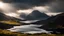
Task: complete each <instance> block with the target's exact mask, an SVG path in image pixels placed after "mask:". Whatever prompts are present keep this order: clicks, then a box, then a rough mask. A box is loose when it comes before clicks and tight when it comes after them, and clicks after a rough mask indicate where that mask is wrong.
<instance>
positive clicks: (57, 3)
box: [3, 0, 64, 12]
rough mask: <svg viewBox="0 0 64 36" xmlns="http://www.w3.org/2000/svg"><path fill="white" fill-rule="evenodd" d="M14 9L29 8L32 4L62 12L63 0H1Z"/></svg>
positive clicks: (63, 7) (63, 10) (63, 8)
mask: <svg viewBox="0 0 64 36" xmlns="http://www.w3.org/2000/svg"><path fill="white" fill-rule="evenodd" d="M3 1H4V2H6V3H11V4H12V5H13V6H14V7H15V8H16V9H29V8H32V7H34V6H48V7H50V8H49V10H50V11H51V12H64V0H3Z"/></svg>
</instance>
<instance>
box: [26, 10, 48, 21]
mask: <svg viewBox="0 0 64 36" xmlns="http://www.w3.org/2000/svg"><path fill="white" fill-rule="evenodd" d="M48 17H49V16H48V15H47V14H45V13H41V12H40V11H38V10H34V11H33V12H32V13H30V14H29V15H28V16H27V17H26V19H31V20H37V19H45V18H48Z"/></svg>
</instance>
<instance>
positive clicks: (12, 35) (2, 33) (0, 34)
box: [0, 29, 64, 36]
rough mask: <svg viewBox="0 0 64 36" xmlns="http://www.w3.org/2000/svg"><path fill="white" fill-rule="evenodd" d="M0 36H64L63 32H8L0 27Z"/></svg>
mask: <svg viewBox="0 0 64 36" xmlns="http://www.w3.org/2000/svg"><path fill="white" fill-rule="evenodd" d="M0 36H64V34H43V33H41V34H23V33H19V32H10V31H8V30H1V29H0Z"/></svg>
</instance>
